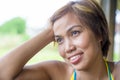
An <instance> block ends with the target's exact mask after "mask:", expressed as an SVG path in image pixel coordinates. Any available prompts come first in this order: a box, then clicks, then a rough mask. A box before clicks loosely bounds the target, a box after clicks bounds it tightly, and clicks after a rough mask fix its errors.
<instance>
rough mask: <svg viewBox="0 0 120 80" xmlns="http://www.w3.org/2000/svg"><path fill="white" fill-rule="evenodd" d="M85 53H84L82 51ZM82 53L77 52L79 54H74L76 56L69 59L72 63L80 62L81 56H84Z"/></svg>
mask: <svg viewBox="0 0 120 80" xmlns="http://www.w3.org/2000/svg"><path fill="white" fill-rule="evenodd" d="M82 54H83V53H82ZM82 54H77V55H74V56H71V57H69V61H70V63H72V64H74V65H75V64H78V63H79V62H80V61H81V58H82Z"/></svg>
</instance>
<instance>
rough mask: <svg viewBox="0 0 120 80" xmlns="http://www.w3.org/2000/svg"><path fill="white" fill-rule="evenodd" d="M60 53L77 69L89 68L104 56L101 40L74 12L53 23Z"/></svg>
mask: <svg viewBox="0 0 120 80" xmlns="http://www.w3.org/2000/svg"><path fill="white" fill-rule="evenodd" d="M53 30H54V35H55V41H56V42H57V43H58V49H59V53H60V55H61V56H62V57H63V58H64V59H65V61H66V62H67V63H69V64H71V65H72V66H73V67H74V68H76V69H87V68H88V67H90V66H91V65H92V64H93V62H95V61H97V59H99V57H102V53H101V48H100V45H99V42H100V40H98V39H96V38H95V35H93V33H92V32H91V30H89V29H87V28H86V27H85V26H83V25H82V24H81V23H80V21H79V20H78V19H77V18H76V16H74V15H73V14H70V13H67V14H66V15H64V16H63V17H61V18H60V19H58V20H57V21H56V22H55V23H54V25H53Z"/></svg>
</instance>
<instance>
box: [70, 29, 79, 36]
mask: <svg viewBox="0 0 120 80" xmlns="http://www.w3.org/2000/svg"><path fill="white" fill-rule="evenodd" d="M79 33H80V31H77V30H75V31H72V32H71V35H72V36H77V35H78V34H79Z"/></svg>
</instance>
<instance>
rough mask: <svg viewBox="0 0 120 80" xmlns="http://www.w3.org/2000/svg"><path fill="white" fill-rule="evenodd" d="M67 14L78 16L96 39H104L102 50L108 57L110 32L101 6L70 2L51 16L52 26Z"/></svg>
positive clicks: (89, 1) (92, 1) (82, 0)
mask: <svg viewBox="0 0 120 80" xmlns="http://www.w3.org/2000/svg"><path fill="white" fill-rule="evenodd" d="M67 13H72V14H74V15H75V16H77V18H78V19H79V21H80V22H82V24H83V25H86V27H87V28H89V29H90V30H91V31H92V32H93V33H94V34H95V37H97V38H98V37H101V38H102V41H101V50H102V53H103V56H104V57H107V54H108V50H109V46H110V40H109V30H108V24H107V20H106V18H105V14H104V12H103V10H102V8H101V7H100V5H99V4H98V3H97V2H96V1H95V0H79V1H70V2H68V3H67V4H66V5H64V6H63V7H62V8H60V9H58V10H57V11H56V12H55V13H54V14H53V15H52V16H51V19H50V20H51V22H52V24H54V23H55V21H56V20H58V19H60V18H61V17H62V16H64V15H65V14H67Z"/></svg>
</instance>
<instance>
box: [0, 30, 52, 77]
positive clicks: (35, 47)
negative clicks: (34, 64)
mask: <svg viewBox="0 0 120 80" xmlns="http://www.w3.org/2000/svg"><path fill="white" fill-rule="evenodd" d="M52 34H53V33H52V32H50V31H49V30H47V29H46V30H45V31H44V32H41V33H40V34H38V35H37V36H35V37H34V38H32V39H30V40H28V41H27V42H25V43H24V44H22V45H20V46H18V47H17V48H15V49H14V50H12V51H11V52H9V53H8V54H7V55H6V56H4V57H3V58H1V60H0V73H2V74H0V75H3V76H4V75H6V76H7V75H8V76H11V77H14V76H15V75H16V74H17V73H19V72H20V71H21V69H22V68H23V66H24V65H25V64H26V63H27V61H28V60H29V59H30V58H31V57H33V56H34V55H35V54H36V53H37V52H38V51H39V50H41V49H42V48H43V47H45V46H46V45H47V44H49V43H50V42H51V41H52V40H53V38H52Z"/></svg>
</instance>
